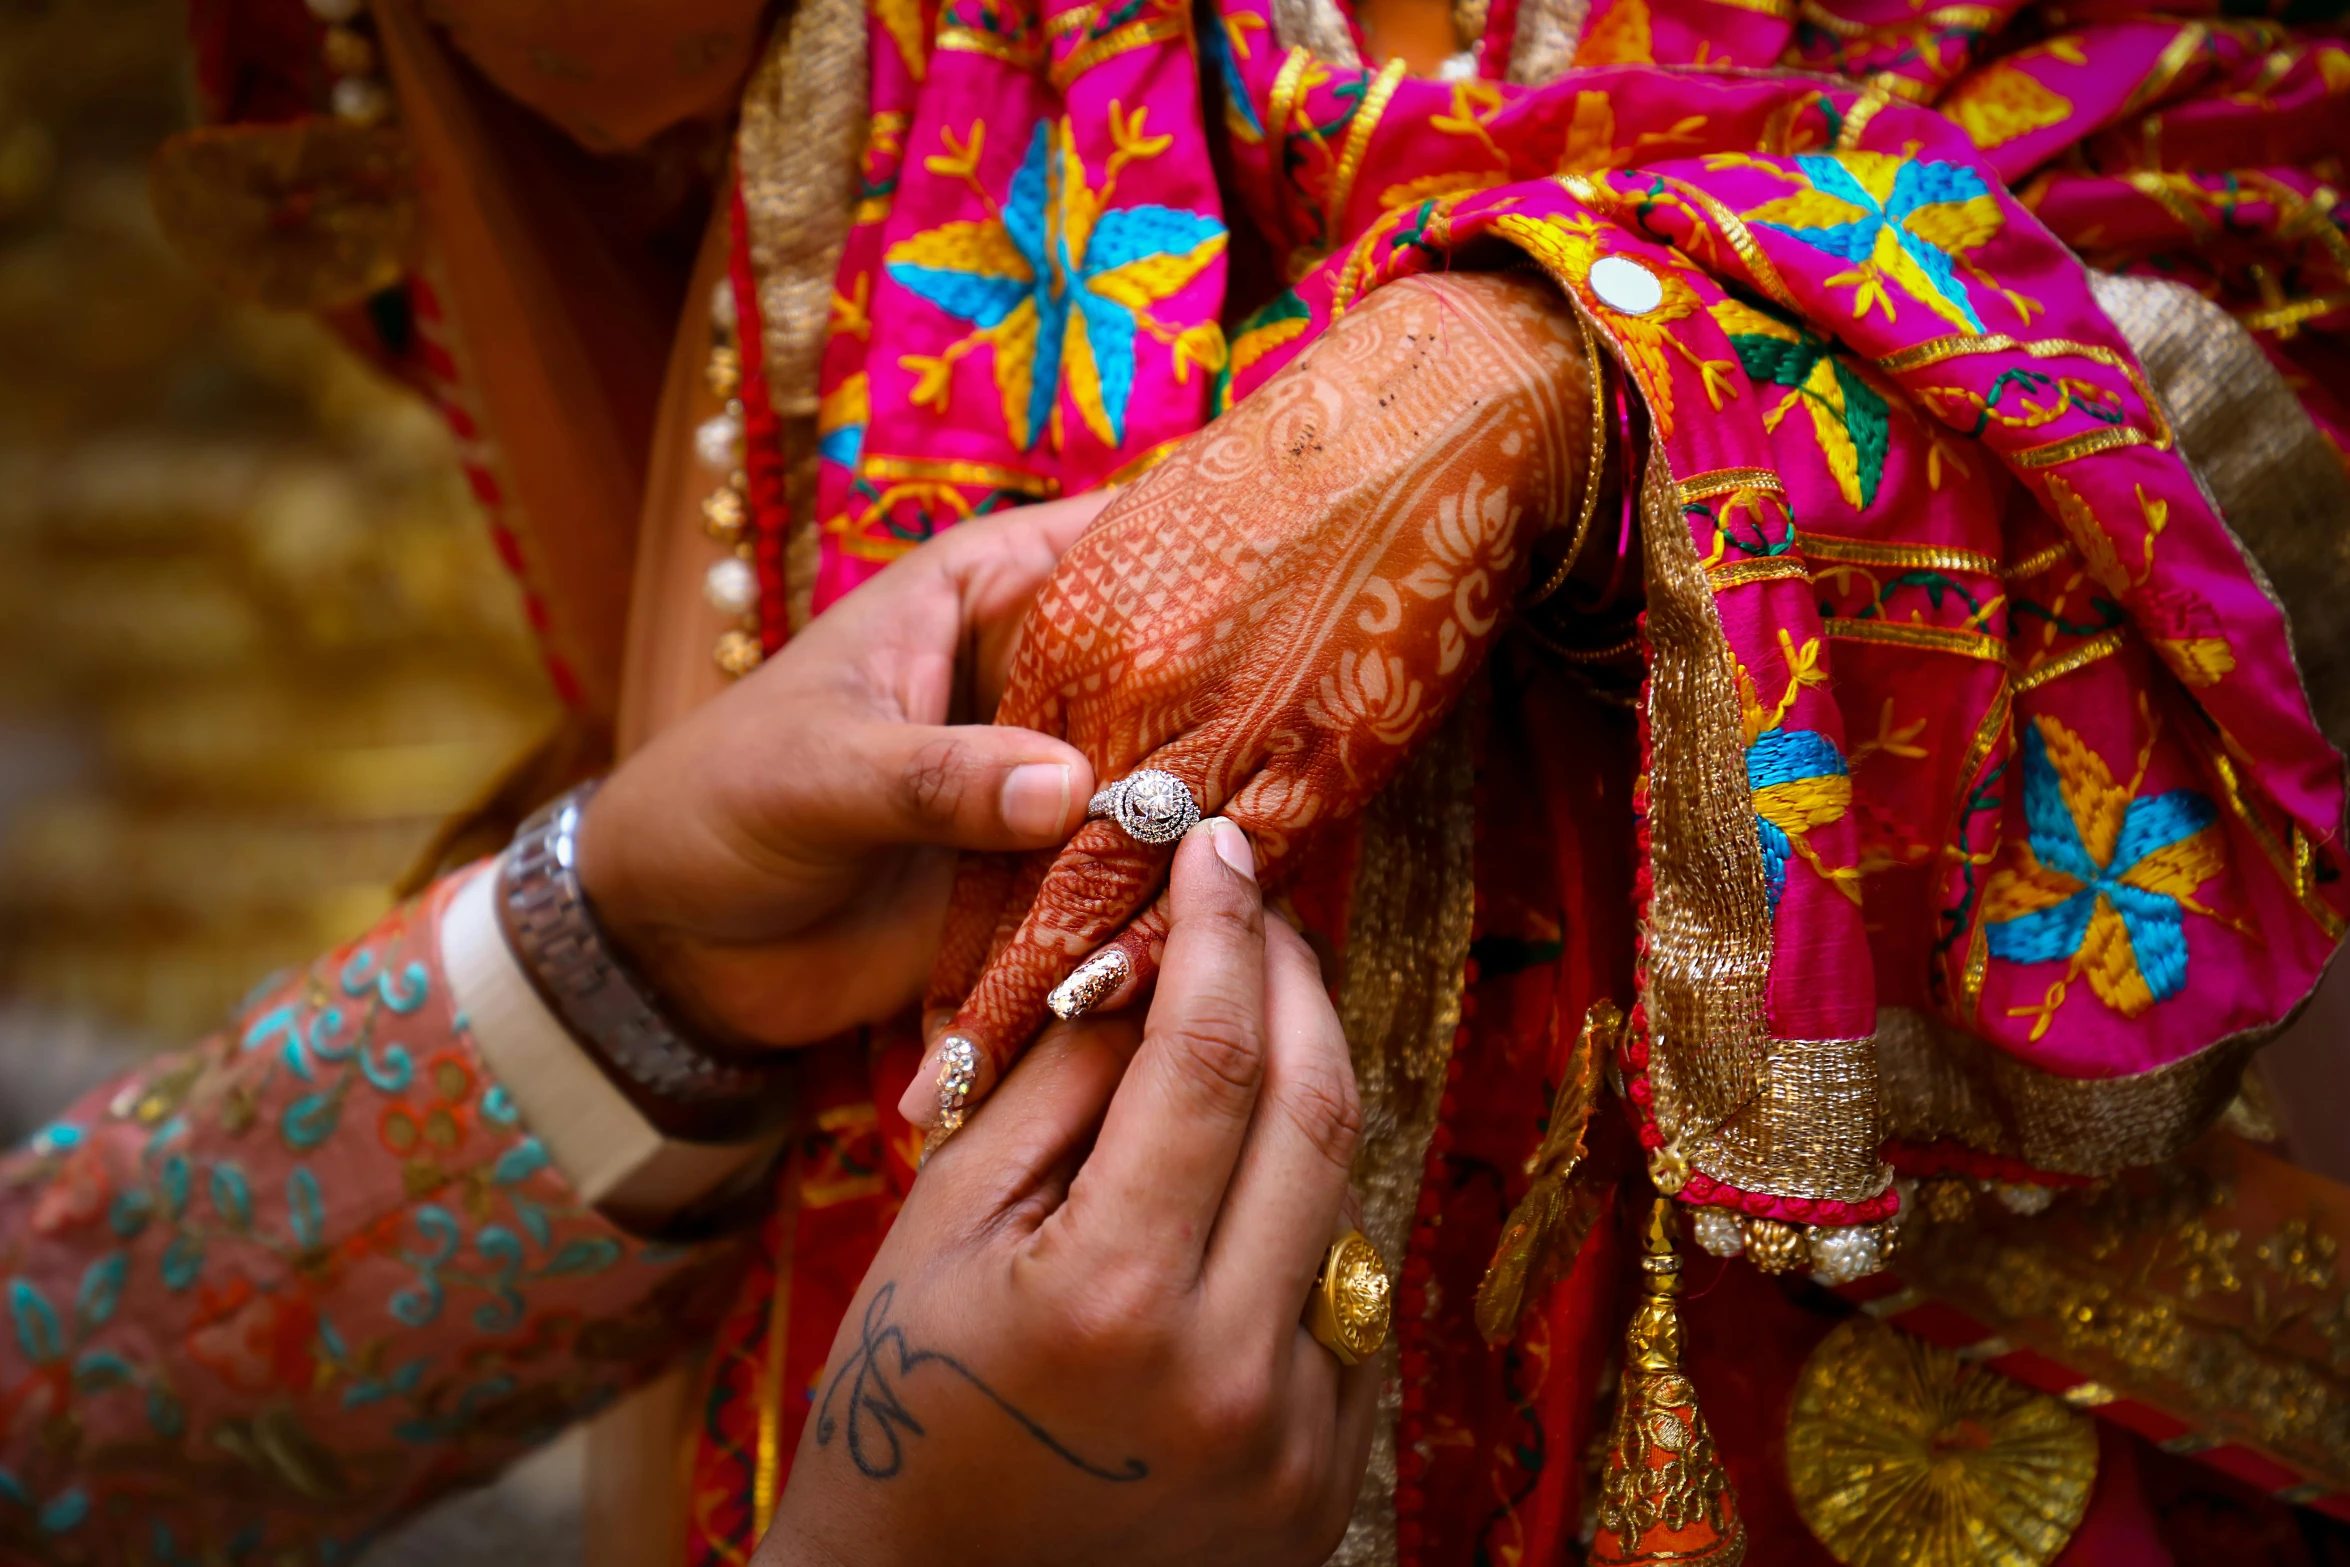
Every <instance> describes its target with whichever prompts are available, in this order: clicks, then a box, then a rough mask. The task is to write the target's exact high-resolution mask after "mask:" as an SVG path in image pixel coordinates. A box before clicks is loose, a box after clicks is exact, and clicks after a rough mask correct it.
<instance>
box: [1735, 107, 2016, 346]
mask: <svg viewBox="0 0 2350 1567" xmlns="http://www.w3.org/2000/svg"><path fill="white" fill-rule="evenodd" d="M1795 166H1796V168H1797V169H1798V170H1800V171H1801V173H1802V175H1803V178H1804V179H1805V180H1806V181H1807V182H1808V185H1809V188H1808V189H1805V190H1800V191H1797V192H1796V193H1795V194H1793V195H1791V196H1782V197H1780V198H1779V199H1778V200H1776V201H1770V202H1765V203H1764V204H1763V205H1762V206H1760V207H1758V208H1756V209H1755V210H1754V211H1752V212H1749V213H1747V214H1746V215H1745V216H1746V218H1747V219H1748V221H1750V222H1753V223H1760V224H1763V225H1765V226H1767V227H1770V228H1775V229H1777V230H1779V231H1780V232H1781V233H1783V234H1787V235H1790V236H1792V237H1793V238H1795V239H1799V240H1801V241H1802V242H1803V243H1805V244H1806V245H1809V246H1811V247H1812V248H1813V249H1814V250H1821V251H1825V252H1827V253H1828V254H1829V255H1832V256H1839V257H1841V258H1843V259H1844V260H1846V261H1849V262H1851V263H1852V264H1853V269H1852V270H1851V271H1850V272H1840V273H1838V274H1836V275H1835V276H1834V277H1831V278H1829V279H1828V283H1829V285H1830V286H1831V287H1840V286H1845V285H1849V286H1851V287H1852V288H1853V289H1854V290H1855V291H1856V292H1855V294H1854V297H1853V301H1852V313H1853V315H1854V316H1855V317H1859V316H1864V315H1866V314H1868V312H1869V311H1870V310H1871V309H1872V308H1875V309H1879V310H1882V311H1883V312H1884V313H1885V319H1886V320H1888V321H1890V320H1892V319H1893V297H1892V293H1891V288H1898V289H1900V290H1901V292H1902V293H1904V294H1906V295H1908V296H1909V297H1910V298H1911V299H1913V300H1916V301H1917V302H1918V303H1919V304H1921V305H1924V306H1925V307H1926V308H1927V309H1929V310H1931V311H1933V312H1934V313H1935V314H1936V315H1938V316H1940V317H1942V319H1944V320H1945V321H1948V322H1949V323H1950V324H1951V325H1952V326H1955V327H1957V328H1958V329H1959V330H1960V331H1962V332H1974V333H1980V332H1981V331H1982V330H1983V320H1982V317H1980V316H1978V315H1977V314H1976V313H1975V307H1974V303H1973V302H1972V301H1971V300H1969V299H1968V298H1967V291H1966V285H1965V284H1963V283H1961V282H1960V281H1959V280H1958V276H1957V269H1958V266H1959V263H1960V259H1961V258H1962V257H1963V256H1964V255H1965V254H1966V252H1968V251H1969V250H1972V249H1974V248H1975V247H1976V246H1977V245H1980V244H1982V243H1983V242H1984V241H1986V240H1988V239H1990V238H1991V236H1992V235H1994V234H1996V233H1998V232H1999V227H2000V223H2001V214H2000V211H1999V204H1998V202H1997V201H1996V200H1995V199H1993V197H1992V195H1991V192H1990V189H1989V188H1988V187H1987V186H1986V185H1985V184H1984V183H1983V176H1982V175H1980V174H1978V173H1976V172H1975V171H1974V170H1973V169H1970V168H1967V167H1966V166H1964V165H1963V164H1956V163H1921V162H1919V161H1917V160H1916V159H1913V158H1901V157H1895V156H1894V155H1892V154H1890V153H1883V152H1839V153H1834V154H1827V153H1809V154H1805V155H1804V156H1801V157H1798V158H1797V159H1796V160H1795ZM1888 285H1890V286H1891V287H1890V288H1889V287H1888Z"/></svg>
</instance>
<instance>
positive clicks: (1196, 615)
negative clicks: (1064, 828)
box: [930, 274, 1590, 1101]
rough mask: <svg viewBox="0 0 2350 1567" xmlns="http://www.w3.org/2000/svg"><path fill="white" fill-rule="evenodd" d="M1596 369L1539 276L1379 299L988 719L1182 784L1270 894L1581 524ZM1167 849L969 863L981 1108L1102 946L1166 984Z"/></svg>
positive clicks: (1118, 830) (1026, 670)
mask: <svg viewBox="0 0 2350 1567" xmlns="http://www.w3.org/2000/svg"><path fill="white" fill-rule="evenodd" d="M1587 375H1588V372H1587V370H1586V368H1585V361H1584V359H1583V356H1582V352H1581V347H1580V339H1579V336H1578V334H1577V331H1576V327H1575V322H1574V318H1573V316H1572V315H1571V313H1570V312H1569V309H1568V307H1567V305H1566V304H1565V303H1564V301H1563V300H1561V299H1560V298H1559V297H1558V295H1557V294H1556V293H1554V292H1553V291H1552V290H1551V289H1550V288H1549V287H1548V285H1547V284H1543V283H1539V282H1537V281H1534V280H1532V279H1528V278H1523V277H1518V276H1512V275H1503V274H1468V275H1460V276H1451V277H1446V278H1441V279H1434V280H1412V281H1407V282H1402V283H1397V284H1393V285H1390V286H1389V287H1387V288H1384V289H1382V290H1380V291H1379V292H1378V293H1376V294H1374V295H1372V296H1371V297H1370V298H1369V299H1368V300H1366V301H1365V302H1364V303H1362V304H1361V305H1359V306H1357V307H1356V308H1355V309H1353V310H1351V311H1349V312H1348V313H1347V315H1346V316H1345V317H1344V318H1343V319H1341V320H1340V321H1339V322H1338V323H1336V324H1335V325H1334V326H1333V327H1332V328H1331V329H1330V330H1329V331H1328V332H1327V333H1326V334H1324V336H1323V337H1322V338H1321V339H1320V340H1319V341H1318V342H1317V343H1316V344H1315V345H1314V346H1313V347H1312V348H1310V349H1309V350H1308V351H1307V352H1306V353H1304V354H1302V355H1301V356H1300V357H1299V358H1298V360H1297V362H1296V363H1295V364H1294V365H1292V366H1290V367H1289V368H1288V369H1287V370H1285V371H1284V372H1283V373H1282V374H1280V375H1279V376H1277V377H1275V378H1274V379H1273V380H1271V381H1269V382H1267V383H1266V384H1265V385H1264V386H1263V387H1262V388H1261V389H1259V390H1258V391H1257V392H1256V393H1255V394H1254V395H1253V396H1251V397H1250V398H1249V399H1248V400H1247V401H1245V402H1244V403H1242V404H1241V405H1240V406H1239V407H1237V408H1236V409H1234V410H1233V411H1232V412H1231V413H1229V414H1227V415H1226V416H1225V417H1224V418H1222V419H1219V420H1218V421H1216V422H1215V423H1214V424H1212V425H1210V426H1209V427H1208V428H1207V429H1205V430H1203V431H1201V432H1200V433H1199V434H1198V435H1196V436H1195V437H1193V438H1192V439H1191V440H1190V441H1188V442H1187V443H1185V445H1184V446H1183V447H1182V448H1181V449H1179V450H1178V451H1176V452H1175V453H1174V454H1173V455H1172V456H1170V457H1169V458H1168V459H1167V460H1166V461H1165V462H1163V463H1162V464H1160V466H1159V467H1158V468H1156V469H1155V470H1153V471H1152V473H1151V474H1150V476H1149V477H1147V478H1146V479H1144V480H1142V481H1141V482H1140V483H1139V484H1137V485H1136V486H1135V487H1134V489H1133V490H1132V491H1131V492H1129V493H1128V494H1127V495H1125V496H1123V497H1122V498H1120V499H1119V500H1118V501H1116V502H1114V503H1113V504H1112V505H1111V506H1110V507H1109V508H1108V510H1106V511H1105V512H1104V513H1103V514H1102V516H1101V518H1100V520H1099V521H1098V522H1096V523H1095V524H1094V526H1093V527H1092V528H1091V529H1090V530H1089V531H1088V532H1087V533H1086V534H1085V535H1084V537H1082V538H1081V539H1080V540H1079V541H1078V542H1077V544H1076V545H1075V546H1073V547H1072V548H1071V549H1070V551H1069V552H1068V554H1067V555H1065V556H1064V557H1063V558H1062V560H1061V563H1060V566H1059V568H1058V569H1057V570H1056V571H1055V573H1054V575H1053V577H1052V579H1051V581H1050V582H1049V583H1048V584H1047V585H1046V587H1045V590H1044V592H1043V594H1042V595H1041V596H1040V597H1039V599H1038V602H1037V604H1036V606H1035V608H1034V609H1033V610H1032V611H1031V612H1030V613H1029V615H1028V618H1027V620H1026V623H1025V624H1024V626H1023V628H1022V631H1021V646H1020V649H1019V652H1018V654H1017V656H1016V658H1015V660H1014V663H1013V667H1012V672H1011V677H1010V680H1009V683H1008V685H1007V688H1006V691H1005V695H1004V699H1003V704H1002V706H1001V708H1000V709H999V711H998V713H997V719H998V721H999V722H1001V723H1006V724H1020V725H1025V726H1027V727H1030V728H1033V729H1038V730H1042V731H1043V732H1045V733H1047V734H1052V735H1059V736H1062V737H1065V738H1066V739H1067V740H1068V741H1069V742H1070V743H1071V744H1073V745H1075V746H1077V747H1078V748H1079V749H1080V750H1082V751H1084V752H1085V753H1086V754H1087V756H1088V757H1089V758H1090V759H1091V760H1092V762H1093V765H1094V768H1095V775H1096V777H1097V778H1099V779H1101V780H1102V781H1103V783H1104V784H1105V785H1108V784H1111V783H1114V782H1115V781H1116V780H1119V779H1121V778H1125V777H1127V776H1129V775H1131V774H1133V773H1134V772H1136V771H1137V770H1139V769H1143V768H1152V769H1158V770H1160V771H1163V772H1166V773H1170V774H1173V775H1174V776H1175V777H1176V778H1178V779H1181V780H1182V781H1183V782H1184V783H1185V784H1186V785H1188V786H1189V788H1190V789H1191V791H1192V794H1193V795H1194V797H1195V798H1196V799H1197V801H1198V803H1199V807H1200V809H1201V810H1202V811H1204V812H1206V813H1208V814H1210V815H1214V814H1219V813H1220V814H1222V815H1224V816H1226V817H1228V818H1230V819H1231V820H1233V821H1235V822H1237V823H1239V824H1240V825H1241V826H1242V827H1243V828H1245V829H1246V830H1247V832H1248V834H1249V837H1250V839H1251V840H1252V842H1253V844H1254V846H1255V849H1256V856H1257V865H1258V874H1259V876H1260V878H1261V879H1262V880H1264V881H1265V883H1266V884H1267V886H1268V887H1269V888H1277V887H1278V886H1279V884H1280V882H1281V880H1282V878H1283V875H1284V873H1285V872H1286V871H1288V870H1289V869H1290V868H1292V867H1293V866H1294V865H1295V863H1296V861H1297V859H1298V851H1299V849H1300V848H1301V847H1302V846H1303V845H1304V844H1305V843H1307V842H1308V841H1309V840H1310V838H1311V837H1312V835H1313V834H1314V833H1315V832H1316V831H1317V830H1319V829H1321V828H1323V827H1324V826H1326V825H1328V824H1331V823H1334V822H1338V821H1341V820H1343V819H1345V818H1347V817H1349V816H1351V815H1352V814H1354V813H1355V812H1356V811H1358V810H1359V809H1361V807H1362V806H1363V805H1364V804H1365V803H1366V802H1367V801H1368V800H1369V799H1370V798H1371V797H1372V795H1373V794H1375V793H1376V792H1377V790H1378V789H1379V788H1380V786H1381V785H1382V784H1384V783H1385V782H1386V781H1387V780H1388V778H1389V777H1390V776H1391V775H1392V774H1393V773H1394V772H1395V770H1396V768H1397V767H1398V765H1399V764H1400V763H1401V762H1402V761H1403V759H1404V757H1405V756H1406V754H1407V753H1408V752H1409V750H1410V748H1411V746H1412V745H1413V743H1414V742H1415V741H1416V740H1418V739H1419V738H1420V737H1421V736H1423V735H1425V734H1427V733H1429V732H1430V731H1431V730H1432V729H1433V728H1434V727H1435V726H1436V724H1437V723H1438V721H1439V720H1441V719H1442V718H1443V716H1444V714H1445V712H1446V711H1447V710H1448V709H1449V708H1450V706H1451V704H1452V703H1453V701H1454V699H1455V698H1456V697H1458V696H1459V694H1460V693H1461V691H1462V689H1463V688H1464V687H1465V686H1466V685H1467V683H1468V680H1469V678H1470V676H1471V675H1472V674H1473V673H1474V672H1475V671H1476V669H1477V667H1478V663H1479V661H1480V659H1481V658H1482V657H1483V655H1484V653H1485V651H1486V649H1487V648H1488V647H1489V646H1490V644H1491V642H1492V640H1493V638H1494V636H1495V635H1496V633H1497V631H1498V629H1499V628H1500V626H1501V624H1502V622H1503V619H1504V617H1505V614H1506V611H1507V609H1508V606H1509V604H1510V602H1511V599H1512V597H1513V595H1515V594H1516V593H1517V592H1518V591H1519V589H1520V587H1521V585H1522V583H1523V582H1524V580H1525V577H1526V573H1527V562H1528V560H1529V558H1530V556H1531V554H1532V545H1533V541H1534V538H1535V535H1536V534H1537V532H1538V531H1539V530H1541V529H1542V528H1544V527H1546V526H1549V525H1551V524H1553V523H1555V522H1558V521H1560V520H1561V519H1567V520H1570V521H1571V519H1572V518H1573V516H1574V504H1573V503H1574V502H1575V501H1576V500H1578V499H1579V490H1578V485H1579V483H1580V482H1581V478H1582V475H1583V473H1584V470H1585V468H1586V466H1587V451H1586V447H1587V445H1588V441H1589V422H1590V421H1589V407H1590V392H1589V387H1588V382H1587ZM1172 852H1173V851H1172V848H1171V847H1165V846H1157V845H1153V844H1148V843H1142V842H1138V841H1136V839H1135V838H1134V837H1133V836H1132V835H1130V834H1129V832H1128V831H1127V830H1126V829H1125V828H1124V827H1122V826H1121V825H1120V824H1119V823H1118V822H1117V821H1115V820H1109V819H1104V820H1095V821H1090V822H1088V823H1087V824H1086V825H1085V827H1084V828H1083V829H1082V830H1081V831H1079V833H1078V834H1077V835H1076V837H1075V838H1074V839H1072V840H1071V841H1070V843H1069V844H1068V845H1067V847H1066V848H1064V849H1063V850H1061V851H1060V853H1059V854H1058V855H1057V856H1053V855H1044V854H1038V855H1031V856H1028V857H1026V858H1019V859H1015V858H1010V857H1003V856H992V857H975V858H971V859H967V860H966V861H965V863H964V865H963V868H962V871H961V874H960V877H959V880H958V882H957V885H956V889H955V898H954V903H953V905H952V908H951V910H950V912H949V914H948V918H947V925H946V930H945V933H944V937H943V940H942V945H941V949H940V954H939V958H938V963H937V967H936V969H935V970H934V973H933V977H932V983H931V989H930V1006H931V1008H932V1011H933V1015H934V1016H935V1015H936V1014H937V1013H939V1012H943V1011H946V1010H949V1009H952V1010H953V1013H954V1017H953V1022H952V1024H951V1025H950V1026H951V1028H952V1029H953V1030H954V1032H956V1033H958V1034H960V1035H962V1036H964V1037H966V1038H968V1039H970V1040H972V1041H973V1042H974V1043H975V1044H976V1045H977V1046H978V1047H979V1055H980V1060H981V1068H980V1081H979V1083H978V1085H977V1087H976V1089H975V1091H974V1094H973V1099H974V1101H976V1098H977V1097H978V1095H979V1094H981V1093H984V1092H985V1091H986V1089H987V1088H988V1086H989V1085H991V1084H992V1083H993V1082H994V1081H995V1080H996V1078H997V1077H998V1076H1000V1074H1001V1072H1002V1071H1003V1069H1004V1068H1005V1067H1006V1066H1007V1065H1009V1063H1010V1060H1011V1058H1012V1057H1013V1056H1014V1055H1015V1054H1016V1053H1017V1052H1018V1051H1019V1050H1020V1049H1021V1048H1022V1047H1023V1046H1024V1045H1025V1043H1026V1042H1027V1040H1028V1038H1029V1036H1030V1035H1031V1034H1032V1033H1034V1031H1035V1030H1036V1028H1037V1026H1038V1024H1039V1023H1040V1022H1041V1021H1042V1020H1043V1019H1044V1017H1045V1014H1046V997H1047V995H1048V993H1049V992H1051V991H1052V990H1053V988H1054V987H1055V986H1056V985H1058V984H1060V983H1061V981H1062V980H1063V979H1065V978H1066V977H1067V976H1068V975H1069V974H1070V972H1071V970H1072V969H1073V968H1075V967H1076V965H1077V964H1078V963H1079V962H1080V961H1081V960H1083V959H1085V958H1086V957H1087V956H1088V955H1089V954H1091V953H1093V952H1095V951H1096V949H1098V948H1100V947H1101V946H1102V945H1103V944H1104V943H1105V942H1107V941H1110V940H1111V939H1112V938H1117V943H1118V946H1119V947H1120V948H1121V949H1122V950H1123V952H1124V954H1125V956H1126V958H1127V961H1128V970H1129V974H1130V975H1131V978H1132V981H1133V982H1134V983H1137V984H1139V983H1140V982H1142V981H1143V980H1145V979H1147V978H1148V977H1149V975H1150V974H1151V973H1152V972H1153V971H1154V969H1155V965H1156V961H1157V955H1158V952H1157V949H1158V943H1159V938H1160V936H1161V935H1162V933H1163V931H1164V926H1165V921H1164V918H1163V916H1162V915H1161V913H1160V911H1159V910H1157V909H1155V908H1153V907H1151V905H1152V902H1153V898H1154V895H1155V894H1157V892H1158V891H1159V888H1160V884H1161V882H1162V881H1163V879H1164V876H1165V872H1166V867H1167V862H1168V859H1169V856H1170V855H1171V853H1172ZM1138 914H1139V915H1141V918H1139V919H1137V917H1136V916H1137V915H1138ZM1130 921H1131V922H1132V924H1131V925H1129V922H1130ZM1122 932H1123V933H1122ZM1121 988H1124V987H1121Z"/></svg>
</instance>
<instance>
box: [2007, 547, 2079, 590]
mask: <svg viewBox="0 0 2350 1567" xmlns="http://www.w3.org/2000/svg"><path fill="white" fill-rule="evenodd" d="M2072 553H2073V546H2072V541H2071V540H2070V539H2067V540H2064V541H2063V542H2061V543H2057V544H2048V545H2043V546H2042V547H2040V548H2039V549H2036V550H2034V551H2032V553H2031V554H2029V555H2026V556H2025V557H2024V558H2023V559H2022V560H2019V561H2017V562H2016V563H2015V564H2014V565H2012V566H2004V567H2002V568H2000V572H1999V574H2000V575H2001V576H2002V577H2005V578H2006V579H2007V580H2008V581H2010V582H2021V581H2023V580H2024V579H2025V578H2026V577H2037V576H2038V575H2040V573H2042V572H2043V571H2046V570H2048V568H2050V567H2051V566H2055V565H2058V564H2060V563H2062V562H2063V561H2064V560H2065V559H2066V558H2067V557H2068V556H2070V555H2071V554H2072Z"/></svg>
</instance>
